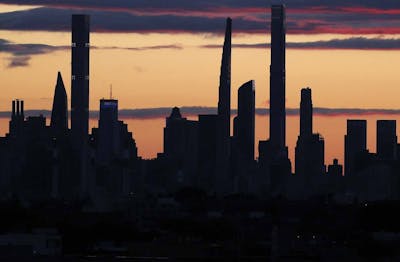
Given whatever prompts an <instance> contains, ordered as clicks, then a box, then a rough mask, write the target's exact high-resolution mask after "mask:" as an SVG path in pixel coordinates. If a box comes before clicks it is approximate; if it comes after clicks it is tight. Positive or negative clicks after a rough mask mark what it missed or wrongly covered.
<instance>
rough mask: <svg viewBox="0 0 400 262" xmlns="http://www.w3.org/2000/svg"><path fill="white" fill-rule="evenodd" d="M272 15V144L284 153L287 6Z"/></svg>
mask: <svg viewBox="0 0 400 262" xmlns="http://www.w3.org/2000/svg"><path fill="white" fill-rule="evenodd" d="M271 13H272V15H271V66H270V143H271V146H272V147H273V148H277V149H278V150H279V151H280V152H279V153H282V152H284V149H285V147H286V138H285V132H286V130H285V129H286V110H285V50H286V48H285V45H286V25H285V24H286V20H285V6H284V5H273V6H272V7H271Z"/></svg>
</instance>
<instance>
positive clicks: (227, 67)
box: [218, 18, 232, 138]
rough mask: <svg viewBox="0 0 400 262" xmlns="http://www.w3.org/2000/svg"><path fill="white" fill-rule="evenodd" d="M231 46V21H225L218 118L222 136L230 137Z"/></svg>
mask: <svg viewBox="0 0 400 262" xmlns="http://www.w3.org/2000/svg"><path fill="white" fill-rule="evenodd" d="M231 46H232V19H231V18H227V19H226V29H225V40H224V47H223V51H222V61H221V74H220V78H219V100H218V116H219V118H220V125H221V129H222V131H221V132H222V135H223V137H224V138H229V136H230V121H231V119H230V118H231Z"/></svg>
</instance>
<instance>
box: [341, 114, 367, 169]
mask: <svg viewBox="0 0 400 262" xmlns="http://www.w3.org/2000/svg"><path fill="white" fill-rule="evenodd" d="M344 143H345V145H344V165H345V166H344V168H345V175H346V176H348V175H351V174H354V173H355V172H356V170H357V159H358V158H359V156H360V155H361V154H363V153H365V152H367V121H366V120H354V119H350V120H347V134H346V135H345V137H344Z"/></svg>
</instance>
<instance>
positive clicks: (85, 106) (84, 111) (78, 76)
mask: <svg viewBox="0 0 400 262" xmlns="http://www.w3.org/2000/svg"><path fill="white" fill-rule="evenodd" d="M89 33H90V25H89V16H88V15H72V45H71V47H72V62H71V66H72V68H71V73H72V76H71V133H72V141H73V144H74V145H75V147H76V148H77V149H80V148H81V147H82V146H83V145H85V144H86V143H87V139H88V124H89Z"/></svg>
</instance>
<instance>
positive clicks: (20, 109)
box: [9, 99, 25, 138]
mask: <svg viewBox="0 0 400 262" xmlns="http://www.w3.org/2000/svg"><path fill="white" fill-rule="evenodd" d="M24 119H25V115H24V101H23V100H18V99H16V100H13V101H12V113H11V121H10V123H9V136H10V137H12V138H16V137H19V136H20V135H21V134H22V131H23V124H24Z"/></svg>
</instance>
